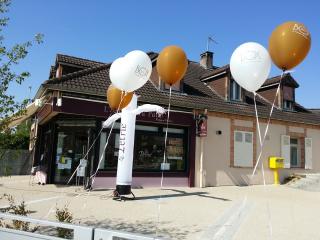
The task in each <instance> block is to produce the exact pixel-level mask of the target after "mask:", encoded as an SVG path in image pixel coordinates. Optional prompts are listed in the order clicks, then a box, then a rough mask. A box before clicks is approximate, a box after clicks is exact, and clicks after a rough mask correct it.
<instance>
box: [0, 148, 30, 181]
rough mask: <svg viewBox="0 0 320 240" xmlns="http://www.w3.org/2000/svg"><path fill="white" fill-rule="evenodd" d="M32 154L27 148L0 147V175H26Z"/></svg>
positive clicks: (28, 172) (28, 171)
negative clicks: (11, 148)
mask: <svg viewBox="0 0 320 240" xmlns="http://www.w3.org/2000/svg"><path fill="white" fill-rule="evenodd" d="M31 167H32V155H31V153H30V152H29V151H28V150H10V149H0V176H11V175H28V174H30V171H31Z"/></svg>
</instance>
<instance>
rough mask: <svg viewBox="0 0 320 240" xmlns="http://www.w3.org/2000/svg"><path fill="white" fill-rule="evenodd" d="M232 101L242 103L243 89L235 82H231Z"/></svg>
mask: <svg viewBox="0 0 320 240" xmlns="http://www.w3.org/2000/svg"><path fill="white" fill-rule="evenodd" d="M230 100H231V101H240V100H241V87H240V85H239V84H238V83H237V82H236V81H234V80H231V81H230Z"/></svg>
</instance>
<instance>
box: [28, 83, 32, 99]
mask: <svg viewBox="0 0 320 240" xmlns="http://www.w3.org/2000/svg"><path fill="white" fill-rule="evenodd" d="M28 88H29V103H30V102H31V90H32V86H29V87H28Z"/></svg>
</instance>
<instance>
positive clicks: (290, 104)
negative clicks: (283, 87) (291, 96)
mask: <svg viewBox="0 0 320 240" xmlns="http://www.w3.org/2000/svg"><path fill="white" fill-rule="evenodd" d="M283 109H285V110H293V102H292V101H289V100H284V101H283Z"/></svg>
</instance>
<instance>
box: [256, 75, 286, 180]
mask: <svg viewBox="0 0 320 240" xmlns="http://www.w3.org/2000/svg"><path fill="white" fill-rule="evenodd" d="M284 73H285V72H284V71H283V72H282V73H281V77H280V81H279V84H278V88H277V92H276V95H275V97H274V100H273V103H272V107H271V110H270V114H269V117H268V121H267V126H266V129H265V131H264V135H263V138H262V144H261V149H260V153H259V156H258V159H257V161H256V164H255V166H254V169H253V172H252V174H251V176H250V180H252V178H253V175H254V174H255V172H256V170H257V167H258V164H259V162H260V159H261V156H262V150H263V146H264V143H265V140H266V136H267V133H268V130H269V125H270V121H271V116H272V113H273V109H274V107H275V103H276V100H277V97H278V94H279V91H280V87H281V82H282V80H283V76H284Z"/></svg>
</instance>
